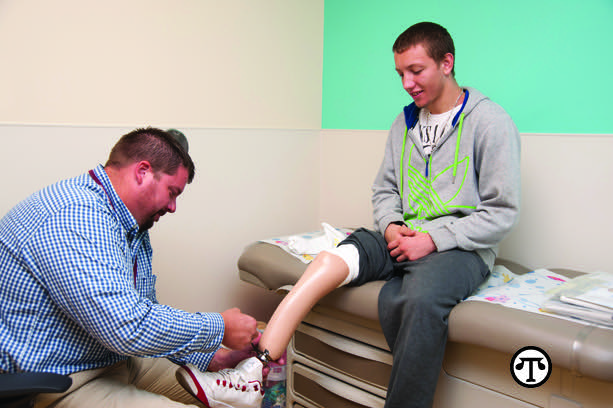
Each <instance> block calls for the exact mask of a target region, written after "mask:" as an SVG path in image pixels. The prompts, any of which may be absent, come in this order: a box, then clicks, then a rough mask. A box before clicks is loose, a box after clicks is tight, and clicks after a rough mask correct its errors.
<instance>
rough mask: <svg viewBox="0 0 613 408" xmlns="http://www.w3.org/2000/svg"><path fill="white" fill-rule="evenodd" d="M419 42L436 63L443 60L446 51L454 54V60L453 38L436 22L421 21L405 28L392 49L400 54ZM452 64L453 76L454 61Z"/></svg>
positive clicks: (453, 72)
mask: <svg viewBox="0 0 613 408" xmlns="http://www.w3.org/2000/svg"><path fill="white" fill-rule="evenodd" d="M419 44H421V45H422V46H423V47H424V49H425V50H426V52H427V53H428V55H429V56H430V58H432V59H433V60H434V61H436V63H440V62H441V61H443V59H444V58H445V55H446V54H448V53H449V54H451V55H453V56H454V61H455V46H454V45H453V39H452V38H451V35H449V32H448V31H447V30H446V29H445V27H443V26H441V25H439V24H436V23H430V22H422V23H417V24H414V25H412V26H411V27H409V28H407V29H406V30H405V32H403V33H402V34H400V35H399V36H398V38H397V39H396V41H395V42H394V46H393V47H392V50H393V51H394V52H395V53H398V54H400V53H403V52H405V51H406V50H408V49H409V48H411V47H414V46H416V45H419ZM453 65H454V69H452V71H451V74H452V75H454V76H455V63H454V64H453Z"/></svg>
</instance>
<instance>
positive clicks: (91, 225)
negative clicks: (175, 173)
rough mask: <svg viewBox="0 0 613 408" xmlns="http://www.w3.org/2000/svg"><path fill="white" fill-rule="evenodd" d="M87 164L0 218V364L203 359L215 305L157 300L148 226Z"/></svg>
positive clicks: (210, 348) (42, 367)
mask: <svg viewBox="0 0 613 408" xmlns="http://www.w3.org/2000/svg"><path fill="white" fill-rule="evenodd" d="M92 172H93V173H92V174H93V176H90V174H87V173H85V174H83V175H81V176H79V177H75V178H73V179H69V180H65V181H61V182H59V183H56V184H53V185H51V186H49V187H47V188H45V189H43V190H41V191H39V192H37V193H35V194H33V195H32V196H30V197H28V198H27V199H26V200H24V201H22V202H21V203H19V204H18V205H17V206H15V207H14V208H13V209H12V210H11V211H9V212H8V213H7V214H6V215H5V216H4V217H3V218H2V219H1V220H0V371H4V372H18V371H45V372H56V373H60V374H70V373H73V372H77V371H82V370H88V369H94V368H100V367H105V366H109V365H112V364H114V363H116V362H118V361H120V360H123V359H126V358H127V357H129V356H139V357H145V356H146V357H167V358H169V359H171V360H173V361H175V362H177V363H191V364H194V365H196V366H198V367H199V368H200V369H201V370H204V369H206V367H207V366H208V364H209V362H210V360H211V358H212V356H213V354H212V353H213V352H214V351H216V350H217V348H218V347H219V346H220V344H221V340H222V338H223V332H224V324H223V319H222V317H221V315H219V314H217V313H187V312H184V311H182V310H178V309H174V308H172V307H169V306H164V305H160V304H158V303H157V301H156V296H155V279H156V277H155V275H153V273H152V270H151V256H152V250H151V245H150V243H149V234H148V232H146V231H145V232H143V231H139V228H138V224H137V223H136V220H135V219H134V217H133V216H132V214H130V212H129V210H128V209H127V208H126V206H125V205H124V204H123V202H122V201H121V199H120V198H119V196H118V195H117V193H116V192H115V190H114V188H113V186H112V184H111V181H110V180H109V178H108V176H107V174H106V172H105V171H104V168H103V167H102V166H98V167H96V168H95V169H94V170H93V171H92ZM135 263H136V266H135Z"/></svg>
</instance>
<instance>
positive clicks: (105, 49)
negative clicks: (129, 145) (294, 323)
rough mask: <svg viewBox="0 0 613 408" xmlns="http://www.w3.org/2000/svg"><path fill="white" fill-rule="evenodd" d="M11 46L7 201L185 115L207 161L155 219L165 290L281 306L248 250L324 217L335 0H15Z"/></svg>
mask: <svg viewBox="0 0 613 408" xmlns="http://www.w3.org/2000/svg"><path fill="white" fill-rule="evenodd" d="M0 55H2V60H3V63H2V65H1V67H0V89H2V92H0V146H2V148H1V150H0V152H1V153H0V154H1V156H2V160H1V161H0V174H2V175H3V176H2V179H1V181H0V188H1V189H2V194H1V195H0V213H1V214H4V213H5V212H6V211H7V210H8V209H10V208H11V207H12V206H13V205H14V204H15V203H16V202H17V201H19V200H21V199H22V198H24V197H25V196H26V195H28V194H30V193H31V192H33V191H34V190H36V189H38V188H41V187H43V186H45V185H47V184H49V183H52V182H54V181H56V180H58V179H61V178H65V177H71V176H74V175H77V174H80V173H82V172H85V171H86V170H88V169H89V168H91V167H93V166H95V165H96V164H98V163H103V162H104V161H105V160H106V156H107V155H108V152H109V150H110V148H111V146H112V145H113V143H114V142H115V141H116V140H117V138H118V137H119V136H120V135H122V134H124V133H126V132H127V131H129V130H131V129H133V128H135V127H139V126H147V125H154V126H160V127H177V128H180V129H182V130H184V131H185V133H186V134H187V135H188V137H189V139H190V146H191V148H190V153H191V155H192V157H193V158H194V161H195V162H196V166H197V176H196V179H195V181H194V183H193V184H192V185H191V186H189V187H188V188H187V189H186V192H185V194H184V196H183V197H181V198H180V200H179V209H178V211H177V213H176V214H174V215H169V216H167V217H164V218H165V219H163V221H162V222H160V223H159V225H157V226H156V228H155V229H153V230H152V241H153V245H154V251H155V255H154V270H155V273H156V274H157V275H158V289H159V290H158V292H159V296H158V298H159V300H160V301H161V302H165V303H169V304H172V305H174V306H177V307H182V308H185V309H187V310H190V311H196V310H201V311H223V310H224V309H226V308H229V307H232V306H239V307H241V308H242V309H244V310H246V311H248V312H250V313H252V314H254V315H255V316H256V317H258V318H260V319H264V318H266V317H267V316H268V314H269V313H270V312H271V311H272V310H273V308H274V306H275V305H276V302H277V301H278V298H277V297H276V296H275V295H272V294H266V293H263V291H262V290H261V289H257V288H254V287H251V286H249V285H247V284H243V283H241V282H240V281H239V280H238V273H237V269H236V260H237V257H238V256H239V254H240V251H241V250H242V248H243V247H244V246H245V245H247V244H249V243H250V242H252V241H254V240H256V239H258V238H266V237H269V236H272V235H278V234H289V233H291V232H294V231H302V230H311V229H314V228H316V227H317V225H318V223H317V221H318V215H317V211H318V204H317V203H318V199H319V195H318V193H319V184H318V183H319V179H318V177H317V176H316V175H317V169H318V166H319V164H318V163H319V128H320V124H321V75H322V58H323V0H309V1H304V0H258V1H252V0H228V1H217V0H130V1H124V0H108V1H103V2H100V1H89V0H88V1H84V0H57V1H47V0H3V1H0ZM314 175H315V176H314Z"/></svg>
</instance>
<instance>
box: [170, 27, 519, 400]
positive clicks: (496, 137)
mask: <svg viewBox="0 0 613 408" xmlns="http://www.w3.org/2000/svg"><path fill="white" fill-rule="evenodd" d="M393 52H394V61H395V66H396V72H397V73H398V75H399V76H400V78H401V80H402V86H403V88H404V89H405V90H406V91H407V92H408V93H409V95H410V96H411V97H412V99H413V103H411V104H410V105H408V106H406V107H405V108H404V109H403V111H402V112H401V113H400V114H399V115H398V117H397V118H396V120H395V121H394V123H393V124H392V127H391V130H390V133H389V136H388V140H387V144H386V148H385V155H384V158H383V162H382V164H381V167H380V169H379V172H378V175H377V177H376V179H375V182H374V185H373V198H372V203H373V208H374V220H375V231H370V230H366V229H359V230H357V231H356V232H354V233H353V234H352V235H351V236H349V237H348V238H347V239H346V240H344V241H343V242H341V244H339V246H338V247H337V248H335V249H334V250H331V251H325V252H322V253H320V255H319V256H317V257H316V258H315V260H314V261H313V262H312V263H311V264H310V265H309V266H308V267H307V270H306V271H305V273H304V274H303V276H302V277H301V278H300V279H299V280H298V282H297V283H296V285H295V286H294V288H293V289H292V290H291V291H290V292H289V293H288V295H287V296H286V297H285V298H284V299H283V301H282V302H281V304H280V305H279V307H278V308H277V310H276V311H275V313H274V314H273V316H272V318H271V320H270V322H269V323H268V326H267V328H266V330H265V331H264V333H263V335H262V337H261V339H260V340H259V343H258V344H257V353H258V358H259V359H260V360H261V361H262V362H263V363H264V364H266V362H268V361H273V360H275V359H278V358H279V357H280V356H281V355H282V354H283V352H284V350H285V349H286V347H287V345H288V343H289V340H290V338H291V336H292V334H293V333H294V331H295V330H296V328H297V327H298V324H299V323H300V321H301V320H302V319H303V318H304V317H305V316H306V314H307V313H308V312H309V311H310V310H311V308H312V307H313V306H314V305H315V304H316V303H317V301H318V300H319V299H321V298H322V297H323V296H325V295H326V294H328V293H329V292H330V291H332V290H334V289H335V288H336V287H338V286H339V285H344V284H347V285H360V284H363V283H366V282H369V281H373V280H385V281H387V282H386V283H385V285H384V286H383V288H382V289H381V292H380V294H379V319H380V323H381V327H382V329H383V333H384V335H385V338H386V340H387V343H388V345H389V347H390V350H391V351H392V355H393V365H392V374H391V378H390V382H389V386H388V393H387V397H386V405H385V406H386V407H387V408H390V407H402V408H407V407H421V408H424V407H430V406H431V405H432V402H433V398H434V392H435V389H436V382H437V379H438V374H439V371H440V369H441V365H442V360H443V355H444V350H445V344H446V341H447V320H448V316H449V313H450V311H451V309H452V308H453V307H454V306H455V305H456V304H457V303H459V302H460V301H461V300H462V299H464V298H465V297H467V296H469V295H470V294H471V293H472V292H473V291H474V290H475V289H476V288H477V287H478V286H479V285H480V284H481V283H482V282H483V280H484V279H485V278H486V276H487V274H488V273H489V271H490V270H491V268H492V267H493V264H494V260H495V257H496V254H497V245H498V243H499V242H500V241H501V240H502V239H503V237H504V236H505V235H506V234H507V233H508V232H509V231H510V230H511V228H512V227H513V226H514V224H515V223H516V221H517V218H518V215H519V199H520V176H519V175H520V171H519V157H520V140H519V133H518V131H517V128H516V127H515V124H514V123H513V121H512V120H511V118H510V117H509V115H508V114H507V113H506V112H505V111H504V110H503V109H502V108H501V107H500V106H498V105H497V104H496V103H494V102H492V101H491V100H489V99H488V98H487V97H486V96H484V95H483V94H481V93H480V92H479V91H477V90H476V89H473V88H468V87H460V86H459V85H458V83H457V82H456V80H455V76H454V61H455V47H454V44H453V40H452V38H451V36H450V35H449V33H448V32H447V30H446V29H445V28H443V27H441V26H440V25H438V24H434V23H427V22H425V23H418V24H415V25H413V26H411V27H409V28H408V29H407V30H406V31H405V32H404V33H402V34H401V35H400V36H399V37H398V38H397V40H396V42H395V43H394V46H393ZM230 371H232V370H230ZM177 375H178V376H180V377H181V376H186V375H189V376H190V378H192V381H191V382H185V381H184V382H183V383H184V384H186V386H187V388H188V390H190V391H191V392H192V393H195V388H197V387H198V384H199V381H200V382H202V383H207V381H208V380H207V378H206V377H205V376H199V375H198V373H197V372H195V371H192V370H190V369H189V367H185V368H183V369H181V370H179V371H178V372H177Z"/></svg>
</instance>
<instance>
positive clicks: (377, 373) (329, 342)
mask: <svg viewBox="0 0 613 408" xmlns="http://www.w3.org/2000/svg"><path fill="white" fill-rule="evenodd" d="M290 354H292V355H294V359H295V360H297V361H299V362H302V363H304V364H306V365H309V366H311V367H314V368H315V369H317V370H318V371H323V372H327V373H328V374H331V375H332V376H334V377H338V378H340V379H341V380H343V381H346V382H350V383H353V384H358V386H359V387H360V388H365V389H367V390H369V391H371V392H374V393H375V394H379V395H383V396H385V393H386V390H387V384H388V382H389V378H390V374H391V370H392V355H391V353H390V352H388V351H385V350H381V349H379V348H376V347H373V346H371V345H368V344H364V343H361V342H359V341H356V340H352V339H350V338H347V337H344V336H339V335H337V334H335V333H331V332H329V331H327V330H322V329H320V328H317V327H314V326H311V325H308V324H305V323H302V324H301V325H300V326H299V327H298V330H297V331H296V332H295V334H294V338H293V339H292V342H291V343H290ZM301 357H302V358H301ZM307 360H308V361H307ZM337 373H338V374H337ZM345 377H349V378H345ZM364 384H365V385H366V387H365V386H364ZM373 387H374V388H375V390H372V389H370V388H373Z"/></svg>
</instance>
